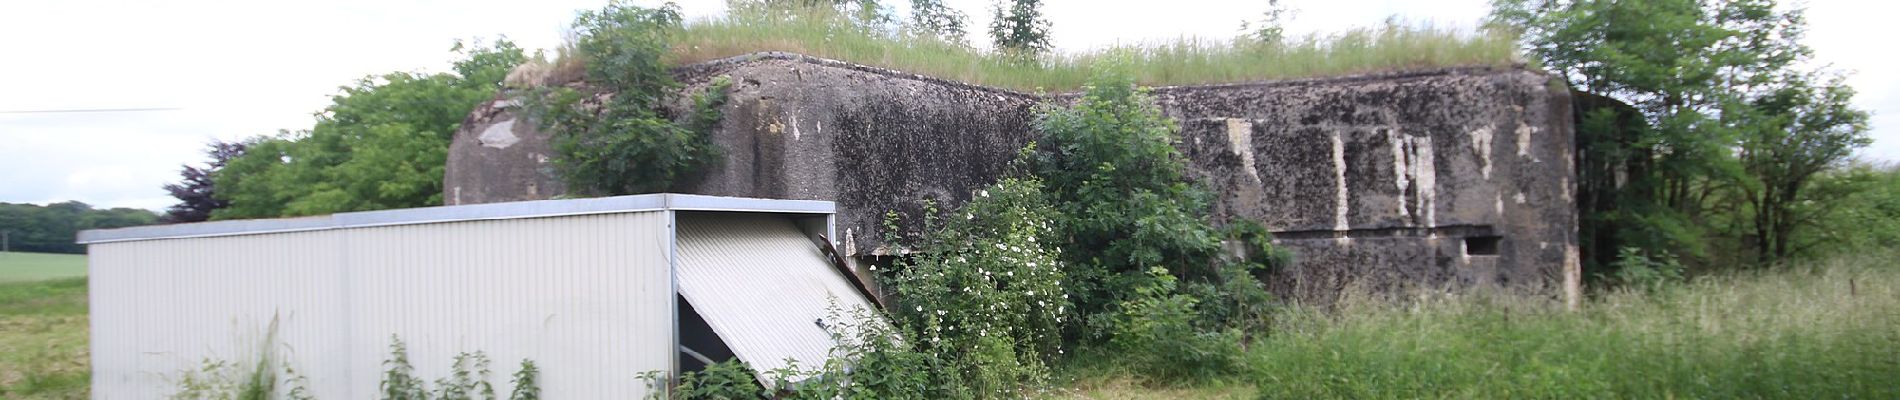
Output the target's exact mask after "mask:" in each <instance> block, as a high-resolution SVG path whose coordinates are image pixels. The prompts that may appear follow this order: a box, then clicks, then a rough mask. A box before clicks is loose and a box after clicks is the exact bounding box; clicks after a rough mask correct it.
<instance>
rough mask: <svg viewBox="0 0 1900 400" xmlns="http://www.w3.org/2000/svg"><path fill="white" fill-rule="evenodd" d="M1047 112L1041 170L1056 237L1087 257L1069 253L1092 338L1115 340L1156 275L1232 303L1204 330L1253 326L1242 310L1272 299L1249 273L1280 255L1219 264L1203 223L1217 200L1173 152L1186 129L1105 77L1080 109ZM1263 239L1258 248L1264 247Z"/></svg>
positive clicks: (1210, 231) (1125, 84)
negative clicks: (1120, 317) (1122, 316)
mask: <svg viewBox="0 0 1900 400" xmlns="http://www.w3.org/2000/svg"><path fill="white" fill-rule="evenodd" d="M1041 112H1042V117H1041V118H1040V120H1039V126H1038V127H1039V129H1040V130H1041V132H1042V133H1043V140H1044V141H1045V143H1047V144H1049V146H1048V150H1046V151H1043V152H1042V153H1041V154H1040V158H1039V159H1038V160H1037V172H1038V175H1039V176H1041V177H1042V178H1043V179H1044V180H1046V181H1047V182H1048V187H1049V190H1048V191H1047V195H1048V197H1049V199H1050V203H1051V204H1052V205H1053V206H1054V207H1055V209H1056V210H1058V211H1059V214H1057V215H1058V217H1057V218H1056V222H1057V223H1056V227H1057V231H1058V237H1062V238H1064V239H1065V240H1066V243H1064V244H1063V247H1064V248H1068V249H1077V250H1081V249H1086V251H1076V252H1069V253H1065V254H1064V257H1065V258H1066V261H1067V262H1068V263H1069V264H1070V265H1071V267H1070V272H1069V273H1070V277H1071V278H1072V279H1071V281H1072V282H1073V284H1072V285H1071V286H1070V288H1069V289H1070V293H1071V294H1075V295H1076V296H1077V300H1076V307H1077V309H1078V311H1079V312H1080V313H1081V315H1084V316H1086V317H1087V318H1088V319H1087V321H1089V322H1090V325H1092V326H1090V327H1088V329H1086V330H1085V331H1084V332H1083V333H1084V334H1085V335H1084V336H1088V337H1089V338H1091V339H1096V340H1103V339H1108V337H1106V336H1107V335H1108V334H1109V333H1111V332H1113V328H1112V327H1111V326H1108V325H1107V324H1108V323H1109V322H1110V321H1113V320H1115V319H1116V318H1117V317H1116V316H1115V315H1114V314H1113V311H1114V310H1115V309H1116V308H1117V307H1119V305H1120V304H1122V303H1123V302H1124V301H1126V300H1129V297H1128V296H1130V295H1132V294H1136V293H1137V292H1138V291H1137V290H1135V289H1136V288H1137V286H1139V285H1143V284H1145V283H1144V282H1145V281H1146V280H1148V279H1149V278H1148V277H1147V273H1148V272H1149V271H1150V270H1151V269H1153V268H1157V267H1158V268H1163V269H1164V270H1166V271H1169V273H1171V274H1173V275H1174V276H1176V277H1178V278H1181V279H1183V280H1184V282H1183V284H1181V285H1180V287H1181V289H1182V290H1184V291H1189V292H1192V293H1200V294H1204V295H1208V296H1221V297H1226V298H1225V299H1223V301H1214V302H1209V303H1205V304H1206V305H1209V306H1213V307H1214V308H1215V309H1211V310H1210V309H1207V307H1203V309H1201V310H1197V313H1195V314H1194V315H1196V316H1199V317H1206V319H1208V320H1207V321H1201V322H1207V324H1205V326H1210V327H1211V326H1228V325H1229V324H1232V323H1240V322H1243V321H1245V320H1248V319H1252V317H1253V316H1250V315H1242V313H1240V312H1238V310H1237V309H1235V308H1234V307H1240V308H1248V309H1259V308H1260V307H1261V303H1264V301H1265V298H1264V297H1265V296H1264V291H1262V289H1259V287H1260V283H1259V282H1258V280H1256V279H1255V278H1254V277H1253V276H1251V271H1250V269H1253V268H1263V267H1265V266H1268V265H1270V264H1272V261H1271V259H1272V258H1273V257H1274V256H1273V254H1275V253H1274V252H1273V251H1271V250H1264V251H1260V252H1255V256H1256V257H1255V258H1257V260H1255V261H1248V260H1239V261H1238V262H1224V261H1222V260H1221V259H1220V258H1219V252H1220V248H1221V240H1222V239H1223V238H1224V236H1225V235H1224V234H1223V233H1222V232H1220V231H1218V230H1217V229H1215V228H1214V227H1213V226H1212V225H1210V224H1209V223H1208V222H1207V221H1206V220H1205V218H1207V209H1208V205H1209V195H1208V194H1207V192H1206V191H1204V190H1201V189H1200V188H1198V187H1196V186H1194V184H1193V182H1191V181H1190V180H1189V179H1188V178H1187V175H1186V173H1187V167H1186V163H1185V161H1184V159H1183V157H1182V156H1181V154H1180V152H1179V151H1178V150H1176V149H1175V147H1174V141H1175V140H1176V138H1175V135H1176V132H1177V131H1178V129H1177V128H1176V126H1175V124H1174V121H1173V120H1171V119H1168V118H1167V117H1165V116H1163V115H1161V111H1160V109H1159V108H1156V107H1155V106H1154V104H1153V101H1152V100H1151V99H1149V98H1148V96H1147V94H1146V91H1145V90H1144V89H1139V88H1137V87H1136V86H1135V84H1134V82H1133V78H1131V77H1130V76H1129V75H1127V74H1126V73H1124V72H1121V71H1118V70H1115V69H1106V70H1104V71H1103V72H1102V73H1101V75H1099V76H1098V78H1097V79H1096V80H1094V81H1093V83H1091V85H1090V86H1089V88H1088V91H1087V93H1085V94H1084V95H1083V96H1082V98H1081V99H1079V100H1078V101H1076V102H1075V104H1074V105H1073V106H1070V107H1067V108H1063V107H1056V106H1044V108H1043V109H1042V110H1041ZM1254 233H1256V234H1259V233H1264V229H1262V230H1258V231H1255V232H1254ZM1262 237H1264V236H1262ZM1262 237H1256V238H1254V240H1253V241H1252V244H1254V245H1266V244H1267V243H1266V242H1265V240H1264V239H1262ZM1169 290H1173V289H1172V288H1170V289H1169ZM1237 290H1238V291H1237ZM1169 296H1172V294H1167V295H1161V296H1159V297H1169ZM1228 300H1233V301H1228ZM1240 300H1246V301H1248V302H1250V304H1239V303H1238V301H1240Z"/></svg>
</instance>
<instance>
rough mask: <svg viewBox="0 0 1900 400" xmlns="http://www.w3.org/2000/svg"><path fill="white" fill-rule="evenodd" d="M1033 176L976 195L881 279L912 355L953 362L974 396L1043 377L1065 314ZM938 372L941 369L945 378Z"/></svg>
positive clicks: (1046, 212) (1012, 389) (1058, 267)
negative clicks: (912, 342)
mask: <svg viewBox="0 0 1900 400" xmlns="http://www.w3.org/2000/svg"><path fill="white" fill-rule="evenodd" d="M1053 214H1054V210H1053V209H1051V208H1050V207H1049V206H1048V204H1046V203H1045V202H1044V201H1043V199H1042V183H1041V181H1039V180H1036V179H1034V178H1004V179H1003V180H1002V181H1000V182H997V183H996V184H995V185H991V186H989V187H988V188H986V189H983V190H980V191H978V192H977V195H976V197H975V198H974V199H972V200H971V201H970V202H968V203H966V204H965V205H964V206H963V207H962V209H960V210H958V211H957V212H956V213H954V214H953V215H951V216H950V218H948V219H947V221H946V222H945V223H944V226H943V228H942V229H940V230H937V231H936V232H934V233H932V234H931V235H930V236H929V237H928V238H927V239H926V243H925V244H924V246H923V250H924V251H923V252H922V254H921V255H919V256H917V257H915V258H913V259H911V260H909V261H905V262H901V263H899V265H897V266H896V268H897V269H898V271H897V272H896V273H895V274H893V276H892V277H891V279H889V280H888V281H887V283H886V287H891V288H893V289H894V291H895V293H896V295H897V297H898V299H900V300H899V301H900V302H901V303H902V304H901V305H900V306H899V307H897V310H896V312H895V316H896V317H897V319H898V320H899V321H901V323H902V324H903V326H905V327H906V328H908V329H907V332H908V333H909V334H910V337H911V338H914V339H915V340H916V348H917V350H918V351H920V352H923V353H927V354H929V355H930V356H931V357H933V358H935V359H938V360H942V361H943V362H944V363H946V364H948V365H951V366H954V369H953V370H952V371H953V372H954V373H957V374H959V375H960V376H959V379H960V380H961V381H962V383H963V384H964V385H967V387H969V388H970V390H972V391H974V393H976V394H977V395H979V396H984V397H1011V395H1012V394H1015V393H1016V392H1018V391H1020V390H1022V389H1023V388H1024V387H1033V386H1036V385H1039V384H1041V383H1043V382H1045V381H1046V380H1047V378H1048V367H1047V366H1048V362H1049V361H1051V359H1052V357H1054V356H1056V355H1057V354H1060V353H1061V352H1062V337H1061V333H1062V325H1063V323H1064V321H1065V319H1068V320H1069V321H1071V322H1072V321H1073V319H1072V318H1070V317H1068V316H1067V315H1068V314H1069V313H1070V312H1071V311H1073V308H1072V307H1071V306H1070V304H1069V300H1068V298H1069V295H1068V294H1067V293H1066V292H1065V290H1066V289H1065V288H1064V287H1063V285H1064V282H1065V281H1066V280H1067V277H1066V274H1065V273H1064V272H1063V267H1062V262H1061V261H1060V260H1059V258H1058V255H1059V254H1060V252H1059V251H1058V250H1057V249H1056V248H1055V247H1054V246H1053V243H1054V240H1055V238H1056V236H1055V231H1054V226H1053V224H1052V222H1051V217H1052V216H1053ZM952 371H947V372H952Z"/></svg>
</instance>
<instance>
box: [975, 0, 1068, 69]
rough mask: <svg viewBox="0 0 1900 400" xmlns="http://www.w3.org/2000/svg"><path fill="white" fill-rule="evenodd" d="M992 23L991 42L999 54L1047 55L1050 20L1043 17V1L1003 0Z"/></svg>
mask: <svg viewBox="0 0 1900 400" xmlns="http://www.w3.org/2000/svg"><path fill="white" fill-rule="evenodd" d="M999 1H1002V2H999V3H997V4H996V5H995V6H994V7H993V8H994V11H995V13H996V18H995V19H993V20H991V21H990V40H991V43H994V44H996V49H997V51H1001V52H1004V53H1010V54H1015V55H1018V56H1023V57H1029V56H1035V55H1039V54H1042V53H1046V52H1048V51H1049V49H1051V48H1053V47H1054V46H1053V45H1051V44H1050V41H1049V20H1048V19H1047V18H1043V16H1042V0H999Z"/></svg>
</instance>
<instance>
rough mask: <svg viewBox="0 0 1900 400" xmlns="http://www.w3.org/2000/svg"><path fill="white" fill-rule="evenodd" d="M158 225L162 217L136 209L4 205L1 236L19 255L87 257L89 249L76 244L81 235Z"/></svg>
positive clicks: (0, 205) (72, 204)
mask: <svg viewBox="0 0 1900 400" xmlns="http://www.w3.org/2000/svg"><path fill="white" fill-rule="evenodd" d="M155 223H158V214H154V213H152V212H151V211H146V210H140V209H136V208H112V209H96V208H93V207H92V206H91V205H88V204H86V203H81V202H77V201H68V202H60V203H52V204H47V205H44V206H41V205H34V204H25V203H19V204H16V203H0V232H6V234H7V246H8V247H9V250H11V251H18V252H34V253H65V254H83V253H85V252H86V248H85V246H81V245H79V244H78V243H74V240H73V238H74V237H76V236H77V235H78V233H79V231H82V230H87V229H110V228H121V227H127V226H138V225H151V224H155Z"/></svg>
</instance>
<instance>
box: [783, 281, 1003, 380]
mask: <svg viewBox="0 0 1900 400" xmlns="http://www.w3.org/2000/svg"><path fill="white" fill-rule="evenodd" d="M830 315H831V318H827V319H826V321H838V323H837V324H833V325H829V328H830V330H831V336H832V341H833V342H834V343H837V345H836V346H834V347H833V348H832V350H831V359H829V360H827V361H826V362H825V364H824V365H822V366H818V367H817V368H814V369H811V370H801V369H800V368H799V366H797V365H791V366H787V367H785V368H782V369H778V370H772V371H766V376H770V377H774V380H775V382H774V384H773V385H772V386H773V390H772V393H773V394H775V396H774V397H775V398H785V399H810V400H831V399H848V400H874V399H899V400H924V399H965V398H971V397H972V396H978V397H981V396H982V395H983V393H980V392H977V393H973V392H972V391H971V388H968V387H964V386H963V385H962V382H961V381H959V378H960V377H961V376H962V374H959V373H955V372H964V373H967V371H960V370H959V368H960V367H962V366H959V365H957V364H954V363H951V362H948V361H946V360H944V359H943V358H941V357H942V355H940V354H939V355H932V354H929V353H925V352H920V351H917V349H916V348H915V347H913V346H916V345H917V344H918V343H917V342H915V341H912V340H911V339H907V338H905V337H904V335H903V334H902V332H900V331H899V330H898V329H897V328H896V327H895V326H892V325H891V324H890V322H889V321H887V320H885V319H884V318H882V317H881V316H880V315H879V314H878V313H877V312H875V311H872V310H866V309H863V308H853V309H850V310H843V309H840V308H839V307H838V306H837V305H836V304H835V303H834V304H833V305H832V306H831V310H830ZM991 338H992V339H991V340H993V341H1001V340H1003V339H997V336H992V337H991ZM1007 346H1008V344H1007V343H993V344H990V345H989V346H985V347H983V348H982V349H979V350H980V351H996V350H997V349H999V348H1005V349H1006V348H1007ZM1004 351H1007V350H1004ZM795 377H803V380H798V381H794V379H795ZM1009 397H1020V396H1009Z"/></svg>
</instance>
